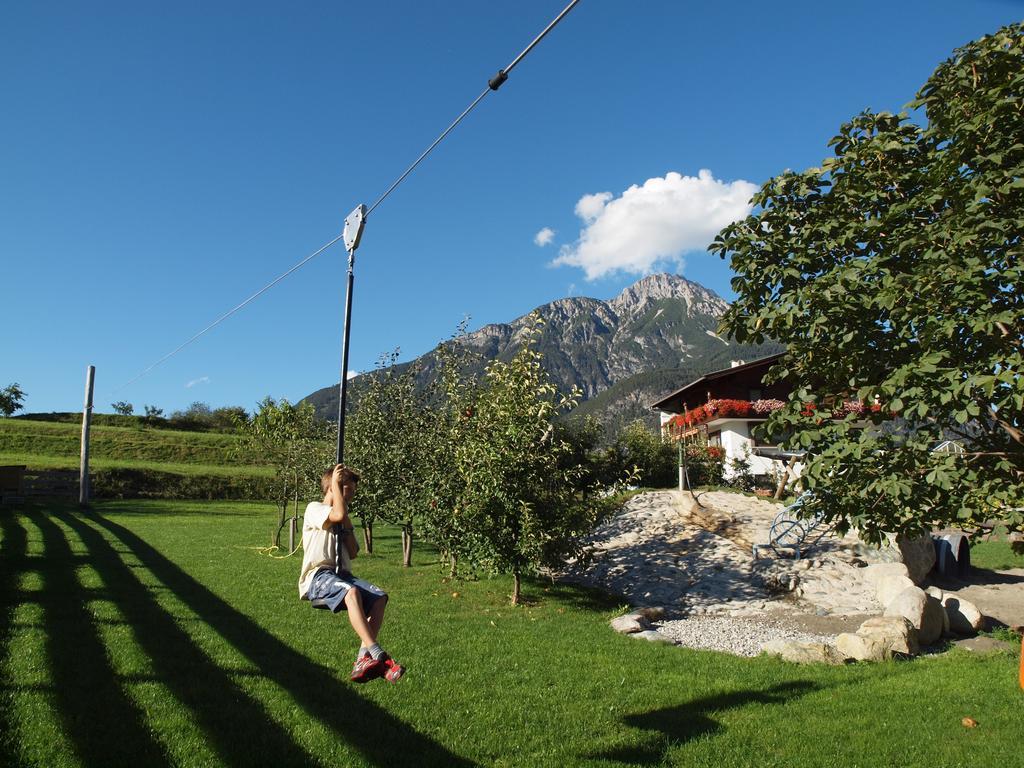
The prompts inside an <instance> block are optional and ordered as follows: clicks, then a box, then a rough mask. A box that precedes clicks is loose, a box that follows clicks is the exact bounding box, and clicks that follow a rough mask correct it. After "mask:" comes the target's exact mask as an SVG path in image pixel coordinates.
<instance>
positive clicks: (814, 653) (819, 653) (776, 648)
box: [761, 639, 843, 664]
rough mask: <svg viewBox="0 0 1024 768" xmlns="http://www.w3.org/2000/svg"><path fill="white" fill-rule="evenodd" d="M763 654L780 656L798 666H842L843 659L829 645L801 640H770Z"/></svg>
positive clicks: (762, 648)
mask: <svg viewBox="0 0 1024 768" xmlns="http://www.w3.org/2000/svg"><path fill="white" fill-rule="evenodd" d="M761 653H767V654H768V655H769V656H780V657H782V659H784V660H785V661H792V662H794V663H796V664H841V663H842V661H843V658H842V657H841V656H840V655H839V654H838V653H837V652H836V649H835V648H833V647H832V646H831V645H828V644H827V643H802V642H800V641H799V640H783V639H778V640H769V641H768V642H767V643H765V644H764V645H762V646H761Z"/></svg>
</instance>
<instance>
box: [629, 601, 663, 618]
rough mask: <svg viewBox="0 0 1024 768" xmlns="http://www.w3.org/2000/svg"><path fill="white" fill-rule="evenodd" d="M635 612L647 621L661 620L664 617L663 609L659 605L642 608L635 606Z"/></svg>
mask: <svg viewBox="0 0 1024 768" xmlns="http://www.w3.org/2000/svg"><path fill="white" fill-rule="evenodd" d="M635 612H636V613H639V614H640V615H641V616H643V617H644V618H645V619H647V620H648V621H661V620H662V619H664V618H665V609H664V608H662V607H661V606H654V605H649V606H644V607H643V608H637V609H636V611H635Z"/></svg>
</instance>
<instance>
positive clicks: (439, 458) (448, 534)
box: [418, 318, 480, 576]
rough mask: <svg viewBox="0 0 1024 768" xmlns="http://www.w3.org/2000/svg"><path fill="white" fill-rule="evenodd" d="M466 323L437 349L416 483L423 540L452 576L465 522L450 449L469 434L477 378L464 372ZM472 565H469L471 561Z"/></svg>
mask: <svg viewBox="0 0 1024 768" xmlns="http://www.w3.org/2000/svg"><path fill="white" fill-rule="evenodd" d="M467 324H468V318H467V319H464V320H463V321H462V322H461V323H459V326H458V328H457V329H456V332H455V334H454V335H453V336H452V338H451V339H450V340H449V341H448V342H446V343H445V344H442V345H440V346H439V347H438V350H437V355H436V366H437V368H436V371H435V373H436V375H435V376H434V377H433V378H432V384H431V389H430V390H428V392H427V400H428V402H429V404H430V408H429V410H428V411H427V414H428V421H427V422H426V424H425V427H426V429H425V434H424V435H423V440H422V447H423V451H422V452H421V453H420V454H419V455H420V467H419V472H420V474H419V477H418V479H419V480H420V481H421V482H422V490H423V492H424V497H425V503H424V508H423V516H422V526H423V531H424V535H425V536H426V538H428V539H429V540H430V541H431V542H432V543H433V544H434V545H435V546H436V547H438V548H439V549H440V550H441V552H442V554H443V555H444V556H445V558H446V559H447V561H448V564H449V575H450V576H455V575H456V569H457V566H458V562H459V558H460V556H461V555H462V554H464V553H465V552H466V551H467V542H468V541H469V540H470V534H471V531H470V529H469V525H470V520H469V518H468V516H467V514H466V501H467V488H466V485H465V483H464V481H463V478H462V476H461V475H460V474H459V464H458V460H457V455H456V452H455V451H454V450H453V447H454V446H459V445H463V444H464V443H465V442H466V440H467V438H468V437H469V435H470V433H471V430H472V429H473V415H474V410H475V406H476V398H477V397H478V394H479V389H480V380H479V377H477V376H474V375H472V374H471V373H469V372H470V371H472V369H473V367H474V364H475V363H477V362H478V360H477V357H476V356H475V355H474V354H473V353H472V352H471V351H470V350H469V349H468V347H467V346H466V345H465V344H464V343H463V337H464V336H465V333H466V326H467ZM470 563H471V564H472V561H470Z"/></svg>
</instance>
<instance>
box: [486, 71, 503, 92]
mask: <svg viewBox="0 0 1024 768" xmlns="http://www.w3.org/2000/svg"><path fill="white" fill-rule="evenodd" d="M506 80H508V75H507V74H506V73H505V70H504V69H499V70H498V74H496V75H495V76H494V77H492V78H491V79H490V80H488V81H487V85H488V87H489V88H490V89H491V90H492V91H496V90H498V89H499V88H501V84H502V83H504V82H505V81H506Z"/></svg>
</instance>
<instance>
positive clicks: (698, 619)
mask: <svg viewBox="0 0 1024 768" xmlns="http://www.w3.org/2000/svg"><path fill="white" fill-rule="evenodd" d="M656 628H657V630H658V633H659V634H662V635H665V637H667V638H669V639H671V640H673V641H674V642H676V643H678V644H679V645H683V646H686V647H687V648H700V649H704V650H712V651H725V652H726V653H732V654H735V655H737V656H757V655H758V654H760V653H761V646H762V645H763V644H764V643H766V642H768V641H769V640H778V639H785V640H799V641H800V642H805V643H829V644H831V643H832V641H833V637H832V636H831V635H814V634H808V633H806V632H801V631H800V630H798V629H793V628H792V627H787V626H784V625H783V624H780V623H778V622H776V621H772V620H771V619H763V618H762V619H756V620H752V619H739V618H733V617H729V616H692V617H690V618H687V619H679V620H677V621H661V622H658V624H657V625H656Z"/></svg>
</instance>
